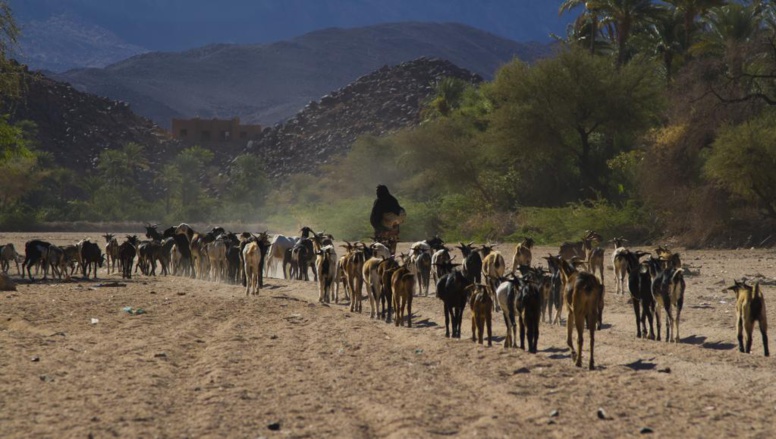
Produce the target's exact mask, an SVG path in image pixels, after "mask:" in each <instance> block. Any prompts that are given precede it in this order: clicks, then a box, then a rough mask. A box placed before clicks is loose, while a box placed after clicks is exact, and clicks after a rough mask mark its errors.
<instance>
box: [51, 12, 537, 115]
mask: <svg viewBox="0 0 776 439" xmlns="http://www.w3.org/2000/svg"><path fill="white" fill-rule="evenodd" d="M549 50H550V49H549V46H548V45H544V44H521V43H517V42H514V41H511V40H507V39H505V38H501V37H498V36H496V35H494V34H491V33H489V32H484V31H481V30H478V29H475V28H472V27H470V26H465V25H462V24H454V23H390V24H381V25H376V26H369V27H361V28H352V29H337V28H334V29H325V30H320V31H316V32H311V33H309V34H306V35H303V36H300V37H298V38H294V39H292V40H289V41H282V42H278V43H273V44H268V45H234V44H220V45H211V46H206V47H202V48H198V49H194V50H189V51H186V52H180V53H162V52H152V53H147V54H143V55H138V56H135V57H132V58H130V59H128V60H125V61H122V62H119V63H116V64H113V65H110V66H108V67H106V68H104V69H78V70H71V71H68V72H65V73H62V74H60V75H58V76H57V78H58V79H60V80H63V81H67V82H69V83H71V84H73V86H74V87H76V88H77V89H79V90H82V91H86V92H90V93H94V94H98V95H101V96H108V97H110V98H112V99H119V100H122V101H126V102H128V103H130V104H131V105H132V108H133V109H134V110H135V111H136V112H137V113H139V114H141V115H144V116H146V117H148V118H150V119H152V120H154V121H155V122H156V123H157V124H159V125H160V126H164V127H169V125H170V121H171V119H172V118H180V117H194V116H199V117H202V118H212V117H219V118H231V117H235V116H238V117H240V118H241V119H242V121H243V122H247V123H261V124H263V125H271V124H274V123H276V122H278V121H279V120H282V119H284V118H287V117H289V116H291V115H293V114H295V113H296V112H297V111H298V110H299V109H301V108H302V107H304V106H305V105H306V104H307V103H308V102H310V101H312V100H314V99H317V98H319V97H320V96H322V95H323V94H325V93H327V92H329V91H330V90H334V89H337V88H340V87H343V86H344V85H346V84H348V83H349V82H351V81H353V80H355V79H356V78H358V77H360V76H362V75H364V74H367V73H369V72H371V71H373V70H376V69H378V68H380V67H381V66H384V65H394V64H399V63H401V62H404V61H407V60H411V59H416V58H419V57H435V58H442V59H446V60H449V61H451V62H452V63H454V64H455V65H458V66H460V67H462V68H465V69H468V70H471V71H473V72H475V73H477V74H479V75H481V76H483V77H485V78H491V77H492V76H493V74H494V72H495V70H496V69H497V68H498V67H499V66H500V65H502V64H504V63H506V62H508V61H510V60H512V59H513V58H515V57H517V58H520V59H522V60H526V61H532V60H534V59H536V58H537V57H540V56H544V55H546V54H547V53H548V52H549Z"/></svg>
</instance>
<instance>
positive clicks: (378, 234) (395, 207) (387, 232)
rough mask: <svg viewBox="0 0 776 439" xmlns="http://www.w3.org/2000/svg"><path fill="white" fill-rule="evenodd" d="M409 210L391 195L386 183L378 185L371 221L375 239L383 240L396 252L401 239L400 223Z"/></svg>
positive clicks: (392, 251)
mask: <svg viewBox="0 0 776 439" xmlns="http://www.w3.org/2000/svg"><path fill="white" fill-rule="evenodd" d="M406 217H407V212H406V211H405V210H404V208H403V207H401V206H400V205H399V201H398V200H397V199H396V198H395V197H394V196H393V195H391V193H390V192H389V191H388V187H387V186H385V185H382V184H381V185H378V186H377V199H376V200H375V202H374V204H373V205H372V213H371V215H370V216H369V222H370V223H371V224H372V228H373V229H374V232H375V240H377V241H379V242H382V243H383V244H385V245H387V246H388V248H390V249H391V253H395V252H396V243H397V242H398V241H399V225H400V224H401V223H403V222H404V220H405V219H406Z"/></svg>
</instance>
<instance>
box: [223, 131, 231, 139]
mask: <svg viewBox="0 0 776 439" xmlns="http://www.w3.org/2000/svg"><path fill="white" fill-rule="evenodd" d="M229 134H231V133H230V132H229V131H221V140H229V137H231V136H230V135H229Z"/></svg>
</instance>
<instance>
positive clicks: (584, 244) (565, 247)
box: [558, 230, 603, 261]
mask: <svg viewBox="0 0 776 439" xmlns="http://www.w3.org/2000/svg"><path fill="white" fill-rule="evenodd" d="M602 239H603V238H601V235H599V234H598V233H596V232H594V231H592V230H587V231H585V235H584V236H582V240H581V241H577V242H564V243H563V244H561V246H560V251H559V252H558V254H559V255H560V257H561V258H563V259H565V260H567V261H569V260H571V258H573V257H575V256H576V257H579V258H585V259H587V258H586V256H587V251H588V249H592V248H593V245H595V244H596V243H598V242H601V240H602Z"/></svg>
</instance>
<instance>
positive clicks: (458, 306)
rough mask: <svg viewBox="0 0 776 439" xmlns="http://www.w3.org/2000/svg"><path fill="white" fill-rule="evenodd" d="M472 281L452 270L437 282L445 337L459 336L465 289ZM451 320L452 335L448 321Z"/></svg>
mask: <svg viewBox="0 0 776 439" xmlns="http://www.w3.org/2000/svg"><path fill="white" fill-rule="evenodd" d="M473 283H474V282H473V281H472V280H471V279H470V278H468V277H466V276H464V274H463V273H462V272H461V271H460V270H453V271H452V272H451V273H448V274H446V275H444V276H442V278H440V279H439V281H438V282H437V285H436V287H437V298H439V299H441V300H442V302H444V308H445V337H448V338H449V337H451V336H452V337H453V338H461V323H462V321H463V310H464V308H466V299H467V290H466V288H468V287H469V286H470V285H472V284H473ZM451 320H452V327H453V330H452V335H451V332H450V323H451Z"/></svg>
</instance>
